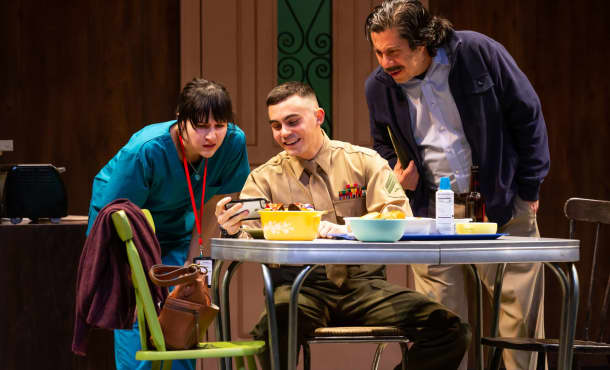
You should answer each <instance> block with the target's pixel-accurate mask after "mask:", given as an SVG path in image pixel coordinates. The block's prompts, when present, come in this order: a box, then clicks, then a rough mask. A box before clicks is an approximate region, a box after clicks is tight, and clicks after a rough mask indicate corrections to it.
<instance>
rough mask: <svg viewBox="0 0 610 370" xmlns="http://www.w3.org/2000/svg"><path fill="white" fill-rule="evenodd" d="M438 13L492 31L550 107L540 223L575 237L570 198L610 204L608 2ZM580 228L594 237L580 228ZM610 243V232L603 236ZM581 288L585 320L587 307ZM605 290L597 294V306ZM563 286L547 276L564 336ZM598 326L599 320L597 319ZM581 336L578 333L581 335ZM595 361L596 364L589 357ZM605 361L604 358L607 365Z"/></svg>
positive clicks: (458, 6) (556, 0)
mask: <svg viewBox="0 0 610 370" xmlns="http://www.w3.org/2000/svg"><path fill="white" fill-rule="evenodd" d="M430 8H431V11H432V12H433V13H437V14H442V15H444V16H445V17H447V18H448V19H450V20H451V21H452V22H453V23H454V26H455V28H456V29H471V30H475V31H479V32H481V33H484V34H486V35H488V36H490V37H492V38H494V39H496V40H497V41H499V42H500V43H502V44H503V45H504V46H505V47H506V49H507V50H508V51H509V52H510V53H511V54H512V55H513V57H514V58H515V60H516V61H517V63H518V64H519V66H520V67H521V69H522V70H523V71H524V72H525V73H526V75H527V76H528V77H529V79H530V81H531V82H532V84H533V86H534V88H535V89H536V91H537V93H538V95H539V97H540V100H541V102H542V109H543V113H544V116H545V120H546V123H547V129H548V133H549V147H550V151H551V170H550V173H549V175H548V177H547V178H546V180H545V182H544V183H543V184H542V188H541V193H540V211H539V214H538V222H539V226H540V232H541V234H542V236H546V237H567V236H568V223H567V220H566V218H565V216H564V214H563V204H564V203H565V201H566V200H567V199H568V198H570V197H584V198H595V199H606V200H608V199H610V181H608V174H609V173H610V162H608V161H607V160H606V157H607V156H608V153H609V151H608V146H607V145H608V144H607V143H608V140H609V139H610V124H609V123H608V115H609V113H610V112H609V108H608V104H607V102H608V100H610V89H609V86H608V85H609V81H610V79H609V77H608V68H607V66H606V64H607V61H608V60H609V59H610V51H609V49H608V48H607V47H604V46H603V45H605V44H606V42H607V38H608V34H610V22H608V19H607V15H608V14H609V10H610V5H609V3H608V2H606V1H603V0H592V1H587V2H573V1H568V0H539V1H535V2H531V1H525V0H519V1H514V0H497V1H493V2H489V1H486V0H462V1H459V2H458V1H449V0H430ZM577 230H578V231H583V232H589V233H590V232H591V230H590V229H587V228H584V227H580V228H577ZM577 236H578V237H579V238H582V248H581V261H582V262H580V263H579V264H578V265H577V267H578V271H579V274H580V279H581V289H582V288H583V287H587V286H588V278H589V276H590V268H589V266H588V264H589V263H590V259H591V245H590V241H591V238H590V236H588V235H585V234H582V233H580V234H579V235H577ZM603 236H604V240H605V241H606V243H608V240H610V231H608V230H605V231H604V232H603ZM600 261H601V265H600V270H601V271H602V275H601V276H602V280H603V281H606V279H607V274H608V271H610V252H608V251H603V252H602V255H601V258H600ZM585 292H586V290H585V289H582V290H581V309H580V313H581V317H580V319H582V311H583V310H582V307H584V306H583V304H584V300H583V296H584V295H585ZM602 295H603V293H602V291H601V288H600V287H596V289H595V290H594V297H595V299H594V302H595V303H597V301H599V300H600V299H601V298H600V297H602ZM560 297H561V290H560V289H559V287H558V285H557V283H556V280H555V277H554V276H553V275H552V273H550V272H548V270H547V274H546V318H545V323H546V331H547V335H549V336H555V337H556V336H557V335H558V332H559V299H560ZM594 323H595V321H594ZM577 333H578V332H577ZM587 361H588V363H589V364H593V363H595V360H594V359H588V360H587ZM599 363H600V364H603V363H604V362H603V361H600V362H599Z"/></svg>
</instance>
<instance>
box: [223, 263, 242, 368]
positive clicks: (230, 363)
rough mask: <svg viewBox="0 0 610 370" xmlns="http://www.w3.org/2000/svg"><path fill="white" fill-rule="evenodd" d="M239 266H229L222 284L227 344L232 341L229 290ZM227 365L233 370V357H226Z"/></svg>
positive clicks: (232, 264)
mask: <svg viewBox="0 0 610 370" xmlns="http://www.w3.org/2000/svg"><path fill="white" fill-rule="evenodd" d="M239 265H241V262H239V261H233V262H231V263H230V264H229V267H227V271H225V275H224V277H223V279H222V284H221V289H222V294H221V296H220V299H222V304H221V305H220V312H221V316H220V319H221V322H222V334H223V337H222V340H223V341H225V342H229V341H231V317H230V316H231V307H230V305H229V293H230V289H229V288H230V286H231V278H233V274H234V273H235V270H236V269H237V267H238V266H239ZM225 364H226V366H227V369H232V368H233V359H232V358H231V357H226V358H225Z"/></svg>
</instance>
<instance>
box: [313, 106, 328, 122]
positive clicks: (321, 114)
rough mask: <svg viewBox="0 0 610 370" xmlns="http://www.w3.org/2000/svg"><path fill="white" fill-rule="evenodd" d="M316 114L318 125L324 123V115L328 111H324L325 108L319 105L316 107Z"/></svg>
mask: <svg viewBox="0 0 610 370" xmlns="http://www.w3.org/2000/svg"><path fill="white" fill-rule="evenodd" d="M314 114H315V116H316V123H317V124H318V125H322V123H323V122H324V117H325V115H326V113H325V112H324V109H322V108H320V107H318V108H316V111H315V112H314Z"/></svg>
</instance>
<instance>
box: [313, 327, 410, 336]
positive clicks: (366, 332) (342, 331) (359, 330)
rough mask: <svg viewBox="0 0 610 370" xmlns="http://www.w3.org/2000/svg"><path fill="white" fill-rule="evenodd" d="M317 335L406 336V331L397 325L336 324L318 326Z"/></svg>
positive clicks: (315, 334) (315, 333) (315, 332)
mask: <svg viewBox="0 0 610 370" xmlns="http://www.w3.org/2000/svg"><path fill="white" fill-rule="evenodd" d="M313 334H314V336H316V337H333V336H338V335H341V336H347V337H349V336H404V335H405V332H404V331H403V330H401V329H399V328H397V327H395V326H335V327H325V328H317V329H316V330H315V331H314V333H313Z"/></svg>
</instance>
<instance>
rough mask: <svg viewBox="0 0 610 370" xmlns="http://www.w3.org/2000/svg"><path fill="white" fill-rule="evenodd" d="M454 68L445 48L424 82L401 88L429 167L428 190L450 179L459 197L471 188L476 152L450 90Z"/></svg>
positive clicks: (412, 81)
mask: <svg viewBox="0 0 610 370" xmlns="http://www.w3.org/2000/svg"><path fill="white" fill-rule="evenodd" d="M450 69H451V66H450V64H449V60H448V58H447V53H446V52H445V49H444V48H439V49H438V51H437V54H436V56H435V57H434V58H433V60H432V63H431V64H430V67H429V68H428V70H427V71H426V75H425V77H424V78H423V79H420V78H412V79H411V80H409V81H407V82H405V83H403V84H401V86H402V88H403V90H404V92H405V93H406V95H407V98H408V101H409V112H410V114H411V125H412V127H411V128H412V130H413V134H414V137H415V142H416V143H417V145H418V147H419V149H420V154H421V156H422V158H423V163H424V166H425V167H426V170H427V171H426V178H425V181H426V183H427V186H428V187H430V188H435V187H437V186H438V184H439V181H440V178H441V177H443V176H448V177H449V178H450V179H451V188H452V190H453V191H454V192H456V193H466V192H468V191H469V186H470V167H471V166H472V152H471V150H470V144H469V143H468V141H467V140H466V135H465V134H464V128H463V127H462V120H461V118H460V113H459V112H458V109H457V106H456V105H455V100H454V99H453V95H451V91H450V89H449V72H450Z"/></svg>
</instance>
